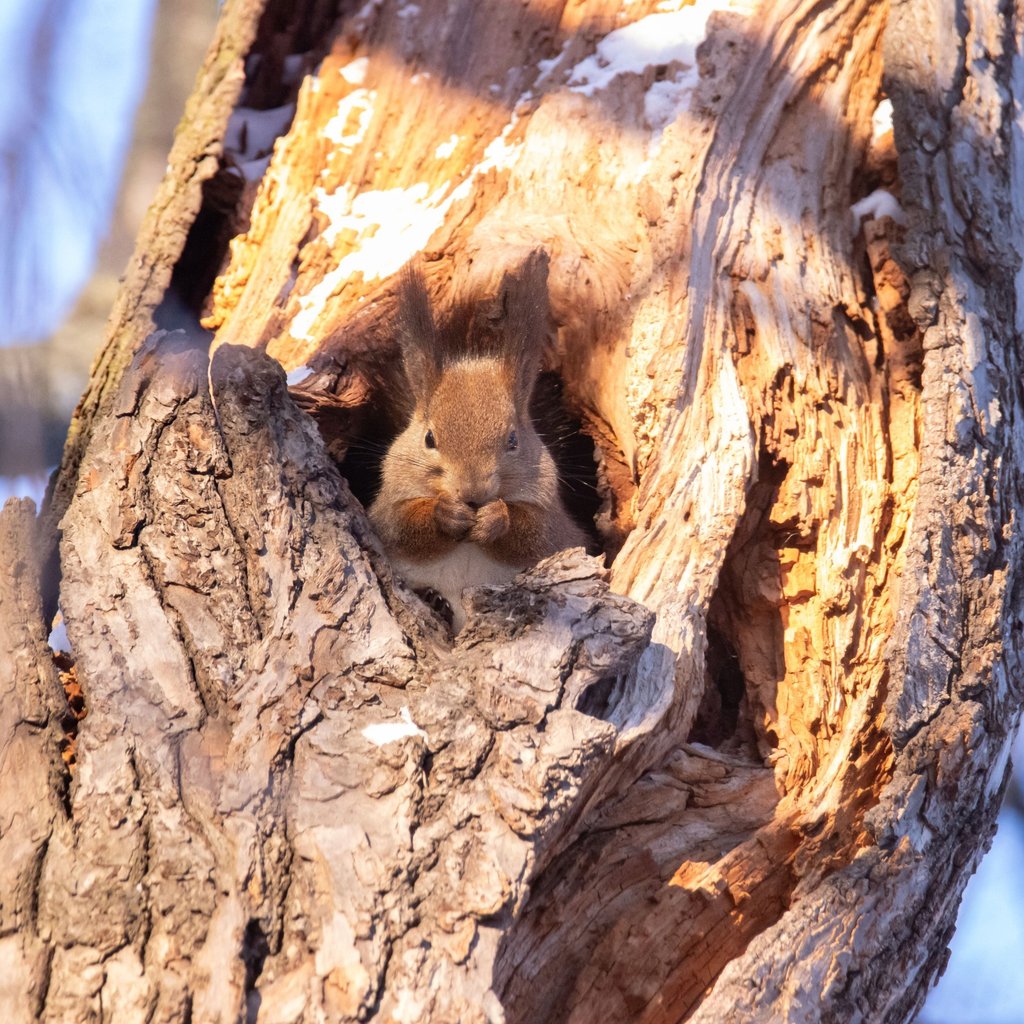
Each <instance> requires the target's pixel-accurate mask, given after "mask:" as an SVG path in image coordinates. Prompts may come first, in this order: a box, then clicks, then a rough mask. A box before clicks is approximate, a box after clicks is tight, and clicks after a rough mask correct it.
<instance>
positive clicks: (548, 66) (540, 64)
mask: <svg viewBox="0 0 1024 1024" xmlns="http://www.w3.org/2000/svg"><path fill="white" fill-rule="evenodd" d="M571 42H572V39H571V38H569V39H566V40H565V42H564V43H562V48H561V49H560V50H559V51H558V53H557V54H555V56H554V57H551V58H549V59H548V60H539V61H537V70H538V71H539V72H540V74H539V75H538V76H537V81H536V82H535V83H534V84H535V86H539V85H540V84H541V82H543V81H544V80H545V79H546V78H548V77H549V76H550V74H551V72H552V71H554V70H555V68H556V67H558V65H559V64H561V62H562V58H563V57H564V56H565V51H566V50H567V49H568V48H569V44H570V43H571Z"/></svg>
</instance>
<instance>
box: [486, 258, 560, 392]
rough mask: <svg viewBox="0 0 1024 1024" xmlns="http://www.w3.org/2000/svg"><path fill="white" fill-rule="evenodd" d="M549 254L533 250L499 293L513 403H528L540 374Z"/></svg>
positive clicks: (547, 318)
mask: <svg viewBox="0 0 1024 1024" xmlns="http://www.w3.org/2000/svg"><path fill="white" fill-rule="evenodd" d="M548 262H549V261H548V254H547V253H546V252H545V251H544V250H543V249H534V250H533V252H531V253H530V255H529V256H527V257H526V259H525V260H524V261H523V263H522V264H521V265H520V266H519V268H518V269H516V270H515V271H512V272H507V273H506V274H505V276H504V277H503V278H502V279H501V286H500V288H499V290H498V296H499V302H500V303H501V305H502V306H503V307H504V310H505V317H506V331H507V339H508V341H507V346H508V347H507V353H508V358H509V360H510V362H511V369H512V370H513V371H514V373H515V389H516V401H517V404H519V405H520V407H523V406H525V405H526V404H527V403H528V402H529V400H530V394H531V392H532V391H533V385H534V383H535V382H536V380H537V374H538V373H540V366H541V359H542V358H543V355H544V346H545V343H546V342H547V337H548V328H549V326H550V317H551V311H550V307H549V304H548Z"/></svg>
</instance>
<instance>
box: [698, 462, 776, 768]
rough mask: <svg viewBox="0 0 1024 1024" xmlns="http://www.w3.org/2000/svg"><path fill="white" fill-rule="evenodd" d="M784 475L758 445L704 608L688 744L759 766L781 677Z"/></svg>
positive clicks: (769, 742)
mask: <svg viewBox="0 0 1024 1024" xmlns="http://www.w3.org/2000/svg"><path fill="white" fill-rule="evenodd" d="M788 471H789V464H788V463H787V462H786V461H785V460H780V459H776V458H775V457H774V456H773V455H772V454H771V452H769V451H768V450H767V448H766V447H764V446H762V450H761V456H760V459H759V464H758V479H757V482H756V483H755V484H754V485H753V487H752V488H751V490H750V493H749V495H748V499H747V510H746V512H745V513H744V516H743V518H742V520H741V521H740V523H739V526H738V527H737V530H736V533H735V535H734V537H733V540H732V542H731V544H730V545H729V549H728V551H727V552H726V556H725V561H724V562H723V565H722V570H721V573H720V574H719V582H718V587H717V589H716V591H715V593H714V595H713V597H712V599H711V602H710V604H709V607H708V617H707V647H706V651H705V668H704V694H703V697H702V699H701V704H700V708H699V710H698V712H697V717H696V720H695V722H694V725H693V728H692V731H691V733H690V737H689V738H690V740H691V742H695V743H703V744H705V745H706V746H710V747H713V748H715V749H717V750H719V751H722V752H727V753H731V754H734V755H737V756H741V757H744V758H748V759H750V760H752V761H762V760H765V759H766V758H767V757H768V755H769V754H770V752H771V750H772V749H773V748H774V747H775V746H777V743H778V737H777V736H776V734H775V732H774V730H773V729H772V727H771V721H772V720H773V717H774V705H775V699H776V692H777V687H778V684H779V682H780V680H782V679H783V678H784V676H785V671H786V662H785V650H784V644H785V636H784V625H783V614H782V603H783V597H782V585H781V571H782V566H781V560H780V551H781V550H782V549H783V548H784V547H786V545H787V544H790V543H792V542H793V538H792V536H791V534H790V533H788V532H787V533H785V537H783V536H782V534H781V533H780V531H783V532H785V530H786V527H785V526H784V524H780V523H777V522H774V521H773V520H772V511H773V508H775V506H776V503H777V500H778V497H779V491H780V488H781V487H782V484H783V482H784V480H785V478H786V474H787V472H788Z"/></svg>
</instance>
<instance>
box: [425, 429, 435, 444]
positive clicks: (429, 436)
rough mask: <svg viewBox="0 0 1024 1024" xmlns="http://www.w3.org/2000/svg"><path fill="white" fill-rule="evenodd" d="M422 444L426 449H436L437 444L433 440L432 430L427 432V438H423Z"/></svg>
mask: <svg viewBox="0 0 1024 1024" xmlns="http://www.w3.org/2000/svg"><path fill="white" fill-rule="evenodd" d="M423 443H424V444H425V445H426V446H427V447H428V448H436V447H437V442H436V441H435V440H434V432H433V431H432V430H428V431H427V436H426V437H425V438H423Z"/></svg>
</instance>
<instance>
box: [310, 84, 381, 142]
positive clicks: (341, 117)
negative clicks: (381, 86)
mask: <svg viewBox="0 0 1024 1024" xmlns="http://www.w3.org/2000/svg"><path fill="white" fill-rule="evenodd" d="M376 98H377V93H376V92H375V91H374V90H372V89H353V90H352V92H350V93H349V94H348V95H347V96H346V97H345V98H344V99H343V100H341V101H340V102H339V103H338V112H337V113H336V114H335V115H334V117H332V118H331V119H330V121H328V122H327V124H326V125H324V129H323V134H324V138H326V139H328V140H329V141H330V142H333V143H334V144H335V145H336V146H337V147H338V149H340V150H342V151H345V152H348V151H351V150H353V149H355V147H356V146H358V145H359V143H360V142H362V141H363V139H364V138H365V137H366V131H367V129H368V128H369V127H370V120H371V119H372V117H373V103H374V100H376ZM353 118H355V120H356V126H355V128H354V129H350V127H349V125H350V123H351V121H352V119H353Z"/></svg>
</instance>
